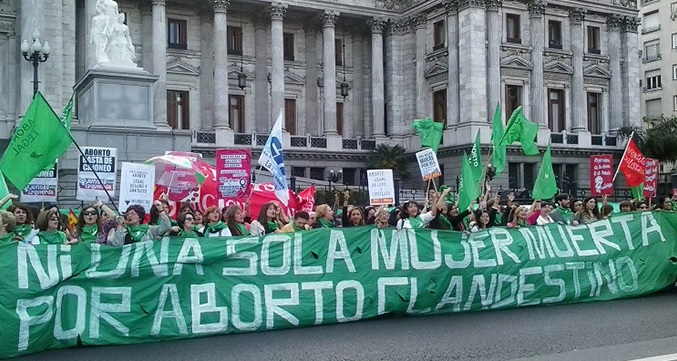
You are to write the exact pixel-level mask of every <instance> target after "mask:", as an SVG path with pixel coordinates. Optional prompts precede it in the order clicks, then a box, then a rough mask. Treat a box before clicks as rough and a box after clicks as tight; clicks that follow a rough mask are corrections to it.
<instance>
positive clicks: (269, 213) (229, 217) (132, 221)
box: [0, 185, 677, 246]
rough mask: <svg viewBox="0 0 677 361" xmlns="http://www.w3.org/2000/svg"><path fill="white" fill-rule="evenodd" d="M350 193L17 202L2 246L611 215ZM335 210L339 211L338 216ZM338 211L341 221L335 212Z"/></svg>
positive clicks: (513, 223) (583, 202)
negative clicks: (77, 206)
mask: <svg viewBox="0 0 677 361" xmlns="http://www.w3.org/2000/svg"><path fill="white" fill-rule="evenodd" d="M16 198H17V197H16V196H15V195H13V194H10V195H8V196H6V197H4V198H3V199H0V207H1V206H2V205H4V204H5V203H7V202H8V201H9V200H11V199H16ZM350 200H351V199H350V191H347V190H346V191H344V192H343V194H342V197H341V194H340V193H336V194H335V197H334V204H333V205H329V204H320V205H317V206H315V207H314V211H312V212H305V211H300V212H296V213H295V214H294V215H293V217H292V219H289V218H288V217H287V216H286V215H285V213H284V212H283V210H282V207H281V206H280V204H279V203H277V202H269V203H266V204H264V205H263V206H262V207H261V209H260V211H259V214H258V216H257V217H256V219H252V217H251V214H250V211H249V202H247V203H245V204H244V206H243V207H240V206H238V205H232V206H229V207H226V208H223V209H219V208H218V207H209V208H207V209H205V210H204V212H201V211H200V210H199V209H197V208H195V207H194V206H192V205H190V204H188V205H184V206H183V207H181V209H180V210H179V211H178V216H177V217H176V220H174V219H170V217H169V210H170V208H169V207H170V205H169V202H168V201H167V200H165V199H159V200H156V201H155V202H154V204H153V207H152V209H151V210H150V212H149V213H150V214H149V216H148V217H147V216H146V211H145V209H144V208H143V207H142V206H141V205H130V206H129V207H128V208H127V209H126V210H125V212H124V214H123V215H120V216H116V214H115V212H113V210H111V209H110V208H109V207H108V206H106V205H105V204H103V203H102V202H101V201H98V200H97V201H96V202H94V203H92V204H90V205H87V206H84V207H83V208H82V209H81V211H80V214H79V216H78V217H77V224H75V225H74V226H73V225H72V224H71V225H72V227H68V224H69V221H68V216H66V215H64V214H62V213H61V212H60V211H59V209H58V208H57V207H56V206H47V207H44V208H43V209H41V210H40V211H39V212H38V213H37V214H35V213H34V209H32V208H31V207H29V206H27V205H25V204H21V203H15V204H13V205H12V206H11V207H9V208H8V210H7V211H0V220H1V221H2V225H1V226H0V244H4V243H8V242H13V241H19V242H25V243H29V244H75V243H79V242H84V243H99V244H103V245H109V246H122V245H125V244H130V243H135V242H140V241H146V240H153V239H159V238H161V237H164V236H175V237H233V236H235V237H238V236H263V235H266V234H270V233H290V232H299V231H306V230H312V229H319V228H336V227H343V228H347V227H361V226H372V227H377V228H393V229H418V228H429V229H436V230H444V231H458V232H466V233H468V234H469V233H473V232H481V231H483V230H486V229H488V228H491V227H508V228H520V227H531V226H541V225H547V224H550V223H559V224H569V225H572V226H577V225H586V224H590V223H592V222H596V221H599V220H603V219H606V218H609V217H611V216H613V214H614V208H613V207H612V205H610V204H608V203H607V198H606V196H603V197H601V199H600V201H599V202H598V199H597V198H595V197H591V196H588V197H585V198H583V199H573V198H571V197H570V196H569V195H568V194H558V195H557V196H556V197H555V198H554V202H549V201H548V202H543V201H541V200H538V199H536V200H534V201H533V202H532V203H531V204H529V205H523V204H519V203H518V202H517V201H515V197H514V194H513V193H510V194H509V195H508V196H507V197H501V195H499V194H496V195H493V194H492V192H491V187H489V186H488V185H486V186H485V192H484V194H483V195H482V196H481V197H480V198H478V199H477V200H476V201H474V202H472V203H471V204H470V205H469V206H468V207H467V208H466V209H459V207H458V197H455V195H451V194H450V189H449V188H447V189H444V190H443V191H442V192H441V193H438V192H437V191H434V190H431V191H430V192H429V193H428V197H427V200H426V202H425V204H418V203H417V202H415V201H407V202H405V203H404V204H402V205H401V207H400V208H392V207H386V206H381V207H378V208H375V207H364V208H363V207H358V206H355V205H352V204H351V202H350ZM339 207H341V208H342V209H341V212H338V210H339ZM619 208H620V212H622V213H623V212H633V211H677V196H673V197H662V198H659V203H658V204H657V205H656V206H655V207H654V206H652V205H651V203H650V202H646V201H623V202H621V203H620V205H619ZM339 213H340V216H337V214H339Z"/></svg>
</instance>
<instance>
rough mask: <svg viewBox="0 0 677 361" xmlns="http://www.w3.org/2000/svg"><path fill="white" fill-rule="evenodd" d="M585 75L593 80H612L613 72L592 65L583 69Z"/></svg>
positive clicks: (597, 65)
mask: <svg viewBox="0 0 677 361" xmlns="http://www.w3.org/2000/svg"><path fill="white" fill-rule="evenodd" d="M583 75H584V76H589V77H592V78H606V79H609V78H611V72H610V71H608V70H607V69H606V68H604V67H603V66H601V65H599V64H592V65H589V66H587V67H586V68H585V69H583Z"/></svg>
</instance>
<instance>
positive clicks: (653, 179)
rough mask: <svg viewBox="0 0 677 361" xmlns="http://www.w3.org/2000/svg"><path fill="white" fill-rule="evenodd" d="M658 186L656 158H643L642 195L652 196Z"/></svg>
mask: <svg viewBox="0 0 677 361" xmlns="http://www.w3.org/2000/svg"><path fill="white" fill-rule="evenodd" d="M657 188H658V159H651V158H645V161H644V194H643V195H644V196H645V197H653V196H655V195H656V189H657Z"/></svg>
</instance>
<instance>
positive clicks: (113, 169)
mask: <svg viewBox="0 0 677 361" xmlns="http://www.w3.org/2000/svg"><path fill="white" fill-rule="evenodd" d="M82 152H83V153H85V156H86V157H87V160H88V161H89V165H91V166H92V168H90V167H89V165H88V164H87V162H86V161H85V157H83V156H82V155H80V162H79V165H78V185H77V187H78V189H77V197H76V199H77V200H79V201H94V200H96V198H97V197H98V198H99V199H101V200H102V201H103V202H107V200H108V197H107V196H106V191H105V190H104V186H105V187H106V188H105V189H106V190H107V191H108V194H110V196H111V197H113V196H115V182H116V180H117V157H118V149H117V148H102V147H83V148H82ZM92 170H93V171H94V172H96V174H98V175H99V179H101V182H99V180H98V179H96V175H94V172H92ZM101 183H103V186H102V185H101Z"/></svg>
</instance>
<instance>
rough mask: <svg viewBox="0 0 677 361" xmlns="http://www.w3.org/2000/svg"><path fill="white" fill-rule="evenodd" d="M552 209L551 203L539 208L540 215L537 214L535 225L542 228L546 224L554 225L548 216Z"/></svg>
mask: <svg viewBox="0 0 677 361" xmlns="http://www.w3.org/2000/svg"><path fill="white" fill-rule="evenodd" d="M553 208H554V205H553V204H552V203H546V204H545V205H544V206H543V207H541V214H539V215H538V218H536V224H537V225H539V226H544V225H546V224H550V223H554V222H555V221H554V220H553V219H552V217H551V216H550V214H551V213H552V210H553Z"/></svg>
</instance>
